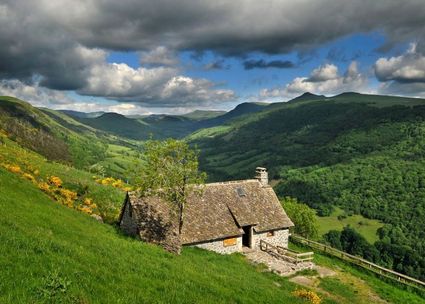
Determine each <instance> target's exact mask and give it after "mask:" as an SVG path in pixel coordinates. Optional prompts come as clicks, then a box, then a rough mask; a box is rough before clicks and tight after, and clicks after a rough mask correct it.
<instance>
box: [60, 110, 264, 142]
mask: <svg viewBox="0 0 425 304" xmlns="http://www.w3.org/2000/svg"><path fill="white" fill-rule="evenodd" d="M265 108H266V105H264V104H256V103H242V104H240V105H238V106H236V108H235V109H233V110H231V111H229V112H227V113H226V112H222V111H194V112H191V113H188V114H185V115H181V116H179V115H167V114H154V115H149V116H138V115H136V116H124V115H121V114H117V113H103V114H101V115H100V116H97V117H88V116H95V115H94V113H81V112H75V111H66V112H63V113H66V114H67V115H69V116H71V117H73V118H74V119H76V120H78V121H79V122H81V123H83V124H84V125H87V126H91V127H92V128H95V129H97V130H102V131H105V132H109V133H112V134H115V135H117V136H121V137H125V138H130V139H135V140H146V139H148V138H150V137H151V136H153V138H156V139H164V138H168V137H173V138H183V137H185V136H187V135H188V134H191V133H192V132H195V131H196V130H199V129H201V128H206V127H212V126H217V125H221V124H223V123H226V122H228V121H231V120H233V119H236V118H238V117H241V116H243V115H247V114H250V113H255V112H259V111H261V110H263V109H265ZM99 113H100V112H99Z"/></svg>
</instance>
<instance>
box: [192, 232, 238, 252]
mask: <svg viewBox="0 0 425 304" xmlns="http://www.w3.org/2000/svg"><path fill="white" fill-rule="evenodd" d="M235 238H236V244H235V245H230V246H225V245H224V240H225V239H221V240H216V241H211V242H206V243H201V244H196V245H193V246H196V247H199V248H203V249H206V250H211V251H215V252H217V253H221V254H230V253H234V252H241V251H242V237H240V236H239V237H235Z"/></svg>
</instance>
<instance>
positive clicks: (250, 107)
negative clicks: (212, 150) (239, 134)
mask: <svg viewBox="0 0 425 304" xmlns="http://www.w3.org/2000/svg"><path fill="white" fill-rule="evenodd" d="M267 106H268V105H267V104H261V103H251V102H244V103H241V104H239V105H237V106H236V107H235V108H234V109H233V110H231V111H229V112H227V113H226V114H223V115H220V116H217V117H214V118H211V119H206V120H202V121H200V122H199V123H198V124H197V128H196V129H201V128H209V127H214V126H218V125H221V124H224V123H227V122H229V121H231V120H233V119H236V118H239V117H241V116H244V115H248V114H253V113H257V112H260V111H263V110H265V109H266V108H267Z"/></svg>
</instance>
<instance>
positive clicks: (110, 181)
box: [94, 176, 133, 192]
mask: <svg viewBox="0 0 425 304" xmlns="http://www.w3.org/2000/svg"><path fill="white" fill-rule="evenodd" d="M94 179H95V180H96V183H98V184H101V185H104V186H106V185H109V186H112V187H114V188H118V189H121V190H123V191H126V192H128V191H132V190H133V188H132V187H131V186H130V185H128V184H126V183H125V182H124V181H123V180H121V179H115V178H113V177H105V178H99V179H96V176H94Z"/></svg>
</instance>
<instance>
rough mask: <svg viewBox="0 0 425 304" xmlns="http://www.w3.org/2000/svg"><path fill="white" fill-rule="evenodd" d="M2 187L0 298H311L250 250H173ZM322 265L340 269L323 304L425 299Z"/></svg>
mask: <svg viewBox="0 0 425 304" xmlns="http://www.w3.org/2000/svg"><path fill="white" fill-rule="evenodd" d="M0 189H1V196H0V214H2V216H1V217H0V269H1V271H0V302H1V303H305V300H301V299H299V298H296V297H295V296H294V295H292V292H293V291H294V290H296V289H300V287H299V286H297V285H295V284H293V283H291V282H290V281H289V280H288V279H287V278H282V277H279V276H277V275H274V274H271V273H265V272H262V268H261V267H258V268H255V267H254V266H251V265H250V264H249V263H248V262H247V261H246V260H245V259H244V258H243V257H242V256H241V255H230V256H223V255H218V254H215V253H212V252H208V251H204V250H201V249H196V248H185V249H184V250H183V253H182V255H181V256H175V255H172V254H169V253H167V252H165V251H163V250H162V249H161V248H160V247H157V246H153V245H148V244H144V243H142V242H140V241H138V240H135V239H131V238H128V237H125V236H123V235H121V234H120V232H119V231H117V230H116V229H115V228H114V227H113V226H109V225H106V224H101V223H98V222H97V221H95V220H94V219H92V218H90V217H89V216H87V215H85V214H83V213H79V212H76V211H75V210H72V209H68V208H66V207H64V206H61V205H59V204H58V203H56V202H53V201H51V200H50V199H49V198H48V197H47V196H46V195H45V194H43V193H42V192H41V191H38V190H37V189H36V188H35V187H33V185H32V184H31V183H30V182H29V181H27V180H24V179H22V178H19V177H17V176H16V175H14V174H11V173H9V172H7V171H5V170H3V169H2V168H0ZM317 261H318V262H319V264H324V265H326V266H327V267H330V268H333V269H334V271H337V273H338V275H337V277H336V278H335V279H329V278H328V279H320V282H321V283H320V286H319V288H317V291H318V292H319V294H320V296H321V297H322V299H323V300H324V301H323V302H322V303H336V302H338V303H364V301H368V300H372V299H374V300H377V299H379V298H377V294H378V295H379V296H381V297H383V298H384V299H386V300H387V301H390V302H392V303H403V302H405V301H408V302H409V303H423V301H422V300H421V299H420V297H419V296H417V295H415V294H409V292H408V291H404V290H401V289H398V288H397V287H394V286H392V285H391V284H388V283H384V282H382V281H380V280H378V279H376V278H374V277H373V276H371V275H370V274H368V273H365V272H359V271H358V270H356V269H354V268H352V267H350V266H348V265H346V264H344V263H341V262H336V261H332V260H330V259H329V258H323V257H320V256H318V258H317ZM335 265H337V266H336V268H334V267H335ZM341 269H343V270H341ZM356 276H359V277H361V279H359V278H356ZM325 283H326V285H325ZM315 289H316V288H315ZM344 290H345V291H344ZM379 300H380V299H379ZM380 302H382V301H381V300H380Z"/></svg>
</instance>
